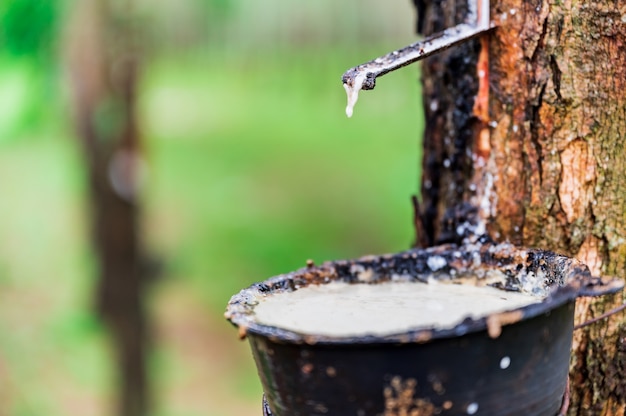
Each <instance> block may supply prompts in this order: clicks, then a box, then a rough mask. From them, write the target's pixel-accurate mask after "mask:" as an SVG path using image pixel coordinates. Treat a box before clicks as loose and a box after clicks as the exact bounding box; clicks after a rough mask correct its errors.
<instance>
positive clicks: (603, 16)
mask: <svg viewBox="0 0 626 416" xmlns="http://www.w3.org/2000/svg"><path fill="white" fill-rule="evenodd" d="M415 3H416V6H417V9H418V10H422V13H420V14H419V16H418V29H419V30H421V31H422V33H424V34H430V33H433V32H436V31H439V30H441V29H442V28H444V27H448V26H451V25H452V24H454V23H457V22H458V21H460V19H462V18H463V16H464V15H465V9H466V2H465V1H461V0H459V1H442V0H415ZM491 18H492V20H494V21H495V22H496V24H497V26H498V27H497V29H495V30H494V31H492V32H491V33H490V34H489V35H488V36H486V37H483V38H481V39H477V40H473V41H471V42H469V43H466V44H464V45H462V46H460V47H456V48H453V49H451V50H449V51H447V52H445V53H443V54H440V55H437V56H434V57H431V58H429V59H428V60H427V61H425V63H424V66H423V72H422V74H423V84H424V88H423V91H424V106H425V112H426V129H425V133H424V134H425V137H424V161H423V181H422V201H421V204H420V205H419V207H418V212H417V213H416V215H417V218H418V220H417V221H416V222H417V223H418V224H419V225H420V227H418V228H422V229H423V230H424V231H423V232H422V235H420V236H418V241H421V242H422V244H428V245H432V244H439V243H443V242H461V241H462V240H463V238H464V237H467V236H468V235H470V234H482V233H487V234H488V235H489V236H490V237H491V238H492V239H494V240H496V241H510V242H513V243H515V244H517V245H521V246H528V247H539V248H543V249H549V250H554V251H557V252H561V253H564V254H568V255H571V256H573V257H576V258H578V259H579V260H581V261H583V262H585V263H586V264H587V265H588V266H589V268H590V269H591V271H592V272H593V273H594V274H596V275H616V276H619V277H622V278H623V277H624V271H625V265H626V158H625V157H624V156H626V149H625V147H626V53H624V51H625V50H626V1H608V0H600V1H594V2H588V1H587V2H586V1H563V2H550V1H544V0H532V1H524V0H492V2H491ZM623 301H624V297H623V295H621V294H620V295H614V296H608V297H604V298H600V299H590V298H582V299H580V300H579V301H578V302H577V310H576V319H577V322H579V323H580V322H582V321H585V320H588V319H591V318H593V317H596V316H598V315H600V314H602V313H604V312H606V311H607V310H609V309H611V308H612V307H615V306H616V305H618V304H620V303H621V302H623ZM573 349H574V352H573V356H572V362H571V371H570V383H571V390H572V399H571V405H570V414H572V415H593V416H597V415H624V414H625V413H626V316H625V315H624V314H623V313H622V314H619V315H614V316H612V317H611V318H609V319H607V320H603V321H601V322H599V323H597V324H595V325H592V326H590V327H587V328H585V329H582V330H579V331H577V332H576V333H575V339H574V346H573Z"/></svg>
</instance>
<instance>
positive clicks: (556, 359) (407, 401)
mask: <svg viewBox="0 0 626 416" xmlns="http://www.w3.org/2000/svg"><path fill="white" fill-rule="evenodd" d="M433 258H436V259H437V261H432V259H433ZM429 259H430V260H429ZM433 266H436V267H433ZM364 273H366V274H367V282H368V284H376V283H379V282H385V281H393V279H394V276H403V279H409V280H413V281H422V282H425V281H428V280H429V279H437V280H453V281H455V282H456V283H461V282H462V283H463V284H484V281H485V279H488V280H489V282H490V283H489V285H490V286H493V287H496V288H499V289H501V290H507V291H520V289H521V288H522V286H523V285H524V286H525V288H526V289H527V288H528V285H529V284H532V285H534V286H535V287H536V289H537V290H545V291H546V294H547V297H546V298H545V299H544V300H543V301H541V302H539V303H534V304H531V305H528V306H525V307H522V308H518V309H513V310H509V311H505V312H500V313H495V314H492V315H489V316H485V317H481V318H478V319H472V318H467V319H465V320H464V321H463V322H461V323H459V324H458V325H456V326H454V327H452V328H446V329H434V328H426V327H424V328H416V329H413V330H410V331H407V332H403V333H399V334H393V335H387V336H347V337H331V336H322V335H316V334H305V333H298V332H296V331H291V330H285V329H281V328H277V327H272V326H267V325H262V324H259V323H257V322H256V321H255V318H254V306H255V304H256V299H258V298H259V297H262V296H265V295H268V294H277V293H280V292H284V291H293V290H298V288H301V287H304V286H307V285H311V284H326V283H329V282H331V281H343V282H347V283H353V284H363V283H362V280H363V279H360V277H362V274H364ZM457 281H458V282H457ZM481 282H482V283H481ZM622 287H623V283H622V282H621V281H618V280H610V279H601V278H597V277H593V276H591V274H590V272H589V270H588V269H587V267H586V266H585V265H583V264H581V263H580V262H578V261H576V260H574V259H572V258H569V257H565V256H562V255H558V254H555V253H552V252H548V251H543V250H536V249H522V248H517V247H514V246H512V245H509V244H498V245H495V244H484V245H483V244H472V245H465V246H452V245H449V246H438V247H432V248H429V249H424V250H420V249H415V250H410V251H406V252H403V253H399V254H394V255H384V256H368V257H364V258H361V259H357V260H349V261H335V262H327V263H324V264H323V265H321V266H319V267H315V266H310V267H306V268H304V269H301V270H298V271H295V272H292V273H289V274H285V275H281V276H277V277H274V278H271V279H268V280H266V281H264V282H261V283H257V284H254V285H252V286H251V287H249V288H247V289H244V290H242V291H241V292H240V293H239V294H237V295H235V296H233V297H232V299H231V301H230V302H229V304H228V307H227V311H226V318H227V319H228V320H230V321H231V322H232V323H233V324H234V325H235V326H237V327H238V328H239V331H240V334H241V335H242V336H246V337H247V338H248V340H249V342H250V345H251V349H252V354H253V356H254V360H255V363H256V365H257V369H258V372H259V376H260V379H261V384H262V386H263V390H264V392H265V396H266V400H267V401H266V402H264V405H263V413H264V414H266V415H274V416H300V415H301V416H312V415H320V416H322V415H330V416H351V415H354V416H378V415H380V416H400V415H420V416H424V415H472V414H477V415H496V416H507V415H509V416H513V415H519V416H528V415H533V416H555V415H556V414H557V413H558V412H559V409H560V407H561V404H562V400H563V395H564V392H565V389H566V384H567V376H568V365H569V358H570V348H571V343H572V334H573V326H574V304H575V300H576V298H577V297H579V296H598V295H605V294H609V293H614V292H617V291H619V290H621V288H622ZM407 313H410V311H407Z"/></svg>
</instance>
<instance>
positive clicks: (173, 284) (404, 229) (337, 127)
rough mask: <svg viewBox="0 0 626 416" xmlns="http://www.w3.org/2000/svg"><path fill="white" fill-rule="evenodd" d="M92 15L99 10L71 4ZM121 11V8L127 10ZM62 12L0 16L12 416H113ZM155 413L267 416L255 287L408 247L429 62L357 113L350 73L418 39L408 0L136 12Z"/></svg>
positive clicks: (8, 10)
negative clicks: (246, 305)
mask: <svg viewBox="0 0 626 416" xmlns="http://www.w3.org/2000/svg"><path fill="white" fill-rule="evenodd" d="M76 1H84V0H76ZM112 1H113V2H115V1H114V0H112ZM72 7H73V3H72V2H71V1H69V0H65V1H57V2H54V1H40V0H3V2H2V3H0V213H1V215H0V416H4V415H11V416H12V415H16V416H31V415H32V416H36V415H37V416H38V415H49V416H56V415H59V416H60V415H81V416H83V415H84V416H88V415H111V414H114V411H113V409H114V398H115V395H116V390H115V388H116V386H115V378H114V369H113V367H112V357H111V346H110V345H109V343H108V341H107V339H108V338H107V337H106V336H105V333H104V330H103V326H102V324H101V323H100V321H99V319H98V318H97V315H96V314H95V312H94V311H93V304H94V301H93V290H94V285H95V276H96V273H95V267H96V266H95V262H94V259H93V257H94V256H93V249H92V247H91V246H90V244H89V237H88V204H87V201H86V191H87V186H88V185H87V178H86V173H85V164H84V161H83V160H82V156H81V153H80V151H79V146H78V144H79V142H78V138H77V137H76V135H75V133H74V129H73V126H72V121H71V117H70V114H71V111H72V110H71V104H70V102H69V99H68V75H67V71H66V70H65V68H64V58H63V53H62V51H63V43H64V36H66V35H65V34H66V26H67V24H68V19H67V15H68V13H69V12H70V11H71V10H72ZM133 7H134V14H133V16H134V18H136V19H138V20H137V21H138V22H139V24H140V25H141V30H142V33H143V38H142V39H143V48H142V50H143V57H142V68H141V71H140V73H141V77H140V79H139V82H140V97H139V111H140V112H139V114H140V131H141V136H142V140H143V142H144V149H143V150H144V156H145V158H146V161H147V165H148V174H147V180H146V182H145V184H144V185H143V187H142V189H141V201H142V207H141V212H142V219H141V224H142V227H141V228H142V230H141V232H142V235H143V239H144V241H145V242H146V244H147V246H148V249H149V251H150V253H151V254H152V255H153V256H154V257H156V258H158V259H159V262H160V263H161V264H162V265H163V266H162V269H163V270H162V273H161V276H160V279H159V280H158V281H157V282H156V283H155V284H154V285H152V286H151V289H150V291H149V293H148V299H147V301H148V304H149V309H150V311H151V316H152V323H151V325H150V326H151V331H152V342H153V351H152V352H151V354H150V361H149V362H150V380H151V382H152V385H153V389H154V392H153V394H152V396H153V399H154V406H153V409H154V411H153V412H152V413H153V414H154V415H164V416H165V415H167V416H170V415H171V416H178V415H180V416H187V415H189V416H192V415H216V416H217V415H244V414H250V415H252V414H261V410H260V399H261V389H260V385H259V382H258V380H257V375H256V370H255V369H254V364H253V361H252V358H251V356H250V354H249V350H248V346H247V344H246V343H243V342H240V341H238V339H237V335H236V331H235V330H234V329H233V328H231V327H230V325H229V324H228V323H227V322H226V321H225V320H224V319H223V317H222V314H223V311H224V307H225V305H226V303H227V302H228V299H229V298H230V296H231V295H232V294H234V293H236V292H237V291H238V290H240V289H241V288H243V287H246V286H248V285H249V284H251V283H253V282H255V281H260V280H263V279H265V278H267V277H269V276H272V275H276V274H280V273H283V272H287V271H291V270H294V269H296V268H299V267H302V266H303V265H304V263H305V261H306V260H307V259H313V260H314V261H316V262H322V261H324V260H330V259H338V258H350V257H355V256H361V255H365V254H373V253H383V252H392V251H399V250H402V249H405V248H407V247H408V246H409V245H410V244H411V241H412V239H413V231H412V226H411V224H412V214H411V203H410V197H411V195H412V194H414V193H415V192H416V191H417V189H418V185H417V184H418V175H419V165H420V154H419V137H420V130H421V127H420V126H421V124H422V118H421V117H422V112H421V110H420V92H419V86H418V72H417V69H416V68H415V67H409V68H407V69H404V70H402V71H399V72H396V73H393V74H390V75H388V76H386V77H384V78H381V79H380V80H378V83H377V88H376V90H374V91H372V92H364V93H362V94H361V97H360V101H359V103H358V104H357V106H356V109H355V115H354V117H353V118H352V119H347V118H346V116H345V113H344V108H345V93H344V90H343V88H342V86H341V82H340V77H341V74H342V73H343V72H344V71H345V70H346V69H348V68H349V67H352V66H355V65H357V64H360V63H362V62H364V61H367V60H369V59H371V58H373V57H375V56H379V55H381V54H383V53H386V52H388V51H390V50H392V49H395V48H397V47H399V46H402V45H405V44H408V43H410V42H413V41H414V40H415V38H414V34H413V33H414V31H413V22H414V12H413V8H412V5H411V2H410V1H409V0H395V1H392V2H380V1H376V0H342V1H341V2H337V1H332V0H317V1H314V2H313V1H310V2H302V1H288V0H263V1H255V0H185V1H177V0H152V1H148V0H137V1H135V2H134V3H133Z"/></svg>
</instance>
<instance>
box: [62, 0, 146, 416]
mask: <svg viewBox="0 0 626 416" xmlns="http://www.w3.org/2000/svg"><path fill="white" fill-rule="evenodd" d="M113 3H114V2H110V1H107V0H83V1H80V2H78V3H77V4H76V7H75V9H74V16H73V17H74V19H73V20H72V21H71V22H70V24H69V33H68V42H67V45H66V46H67V52H68V68H69V74H70V83H71V86H72V92H73V97H72V98H73V100H74V109H75V125H76V130H77V133H78V136H79V138H80V140H81V144H82V149H83V151H84V158H85V162H86V167H87V170H88V177H89V188H88V191H89V202H90V208H91V227H92V230H91V236H92V239H93V245H94V250H95V254H96V256H97V260H98V265H99V276H98V277H99V279H98V293H97V302H98V312H99V313H100V315H101V317H102V318H103V320H104V321H105V323H106V325H107V327H108V328H109V330H110V332H111V335H112V340H113V349H114V351H115V354H116V358H117V361H118V368H119V372H118V374H119V386H120V387H119V399H120V404H119V411H118V412H117V414H119V415H122V416H142V415H144V414H146V407H147V397H146V396H147V385H146V374H145V373H146V369H145V360H144V356H145V349H146V328H145V312H144V308H143V306H142V298H141V295H142V292H143V279H142V277H143V276H142V273H141V268H140V265H141V259H142V257H141V254H142V253H141V246H140V239H139V230H138V228H139V220H138V218H139V207H138V203H137V195H136V193H137V186H138V174H139V172H138V170H139V168H140V167H141V164H140V159H139V134H138V129H137V125H136V118H137V117H136V114H135V102H136V84H137V82H136V77H137V65H136V55H135V53H134V52H135V50H134V48H133V47H134V46H135V45H133V43H132V42H133V39H134V36H133V33H132V27H131V26H130V24H129V21H128V20H127V19H128V15H127V13H125V12H127V10H126V9H125V7H126V6H125V5H124V6H122V8H123V10H115V9H114V8H113V7H112V6H113Z"/></svg>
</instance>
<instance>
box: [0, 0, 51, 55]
mask: <svg viewBox="0 0 626 416" xmlns="http://www.w3.org/2000/svg"><path fill="white" fill-rule="evenodd" d="M58 4H59V2H57V1H42V0H3V1H2V2H1V3H0V50H2V49H4V50H5V51H6V52H8V53H10V54H14V55H17V56H24V55H31V56H48V57H49V56H51V52H52V49H53V48H54V46H55V43H54V39H55V36H56V30H57V23H58V11H59V10H58Z"/></svg>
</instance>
